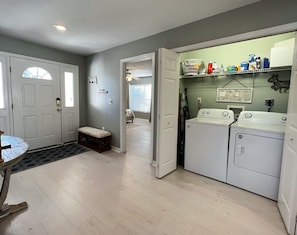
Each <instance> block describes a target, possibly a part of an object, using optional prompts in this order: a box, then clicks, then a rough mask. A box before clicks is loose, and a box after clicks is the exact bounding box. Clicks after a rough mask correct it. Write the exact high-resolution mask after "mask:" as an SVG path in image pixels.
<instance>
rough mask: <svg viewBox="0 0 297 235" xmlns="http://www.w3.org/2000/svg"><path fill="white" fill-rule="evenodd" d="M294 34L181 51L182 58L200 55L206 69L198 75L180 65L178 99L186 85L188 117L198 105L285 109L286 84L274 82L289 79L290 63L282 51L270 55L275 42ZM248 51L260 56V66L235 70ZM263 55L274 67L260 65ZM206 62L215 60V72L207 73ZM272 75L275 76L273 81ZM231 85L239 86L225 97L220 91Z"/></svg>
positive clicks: (247, 57)
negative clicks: (188, 73)
mask: <svg viewBox="0 0 297 235" xmlns="http://www.w3.org/2000/svg"><path fill="white" fill-rule="evenodd" d="M294 37H295V33H294V32H292V33H285V34H279V35H274V36H269V37H263V38H258V39H252V40H247V41H242V42H236V43H231V44H226V45H220V46H215V47H211V48H204V49H199V50H195V51H188V52H183V53H180V61H181V62H183V61H187V60H189V59H199V60H201V61H203V63H204V66H205V70H204V71H203V70H202V74H199V75H198V76H193V75H192V76H184V75H183V71H182V68H181V79H180V91H181V92H182V94H183V96H182V100H181V102H182V105H183V102H184V101H185V97H184V95H185V94H184V93H185V92H184V91H185V88H186V91H187V92H186V93H187V100H188V107H189V112H190V117H195V116H196V115H197V112H198V109H199V108H222V109H228V108H230V107H235V108H236V107H238V108H239V110H241V109H242V110H257V111H271V112H280V113H285V112H287V105H288V94H289V89H286V87H285V86H283V88H282V87H278V86H277V85H278V84H277V83H278V81H281V82H284V83H283V84H285V82H288V81H290V76H291V67H290V66H286V64H285V61H283V63H282V60H285V59H286V58H287V57H284V58H282V57H281V56H282V53H280V56H277V55H273V56H274V58H270V57H271V53H273V52H274V50H273V49H272V48H274V47H275V45H277V46H278V44H280V43H281V42H288V43H289V41H290V40H291V39H294ZM284 47H285V46H284ZM288 47H289V45H288ZM286 48H287V46H286ZM289 50H290V49H289ZM291 52H293V48H292V49H291ZM284 53H285V54H286V53H287V52H286V51H285V52H284ZM250 55H254V58H258V57H260V63H261V65H260V66H261V69H259V70H256V69H253V68H248V69H247V70H245V71H237V70H236V69H238V68H239V69H240V70H241V69H242V65H243V64H244V63H246V62H247V63H248V62H249V59H250V58H249V57H250ZM291 56H292V55H291ZM275 57H279V58H277V59H278V60H277V61H276V63H279V65H277V64H275V63H274V62H273V61H275ZM264 58H268V60H269V62H270V63H271V62H272V63H274V65H273V64H272V65H273V66H274V67H273V68H272V67H271V66H269V69H263V66H264ZM209 63H215V64H216V67H217V71H216V72H213V73H211V74H208V73H207V66H208V64H209ZM235 68H236V69H235ZM221 69H223V73H222V71H221ZM273 76H274V77H275V78H277V80H275V81H274V78H273ZM283 84H282V85H283ZM229 88H230V89H231V90H229ZM233 88H238V91H237V93H236V94H235V97H232V98H234V99H229V100H228V98H227V97H224V96H223V94H224V93H225V94H226V92H227V93H228V92H232V91H233V90H232V89H233ZM249 90H250V91H249ZM238 92H239V93H238ZM245 92H250V94H249V100H241V99H240V98H241V97H240V96H241V95H242V94H244V93H245ZM236 96H237V97H236ZM266 99H272V100H273V103H272V104H271V105H269V106H268V105H267V103H266V104H265V100H266Z"/></svg>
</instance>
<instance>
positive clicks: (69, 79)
mask: <svg viewBox="0 0 297 235" xmlns="http://www.w3.org/2000/svg"><path fill="white" fill-rule="evenodd" d="M64 76H65V107H74V92H73V91H74V90H73V89H74V88H73V73H70V72H65V73H64Z"/></svg>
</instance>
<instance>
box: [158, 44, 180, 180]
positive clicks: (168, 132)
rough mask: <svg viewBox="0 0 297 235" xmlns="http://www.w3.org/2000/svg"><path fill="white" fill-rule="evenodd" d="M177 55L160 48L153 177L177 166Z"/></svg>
mask: <svg viewBox="0 0 297 235" xmlns="http://www.w3.org/2000/svg"><path fill="white" fill-rule="evenodd" d="M178 97H179V65H178V55H177V54H176V53H175V52H173V51H170V50H167V49H164V48H161V49H159V70H158V111H157V112H158V113H157V115H158V121H157V143H156V147H157V151H156V177H157V178H162V177H163V176H165V175H167V174H169V173H170V172H172V171H174V170H175V169H176V164H177V163H176V159H177V129H178Z"/></svg>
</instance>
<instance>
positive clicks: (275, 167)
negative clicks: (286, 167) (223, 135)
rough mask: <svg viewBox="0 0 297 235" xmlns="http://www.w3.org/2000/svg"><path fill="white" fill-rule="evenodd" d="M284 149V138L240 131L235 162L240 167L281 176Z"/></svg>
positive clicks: (236, 143) (236, 144)
mask: <svg viewBox="0 0 297 235" xmlns="http://www.w3.org/2000/svg"><path fill="white" fill-rule="evenodd" d="M282 151H283V139H282V138H279V139H278V138H270V137H267V136H259V135H252V134H241V133H238V134H237V135H236V140H235V153H234V154H235V158H234V164H235V165H236V166H237V167H240V168H244V169H248V170H251V171H255V172H258V173H262V174H266V175H269V176H274V177H279V175H280V168H281V158H282Z"/></svg>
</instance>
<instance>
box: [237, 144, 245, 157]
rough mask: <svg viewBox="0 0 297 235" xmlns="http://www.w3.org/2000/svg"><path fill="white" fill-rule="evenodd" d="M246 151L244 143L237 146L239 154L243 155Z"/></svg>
mask: <svg viewBox="0 0 297 235" xmlns="http://www.w3.org/2000/svg"><path fill="white" fill-rule="evenodd" d="M243 153H244V147H243V146H242V145H240V144H239V145H238V146H237V155H241V154H243Z"/></svg>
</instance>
